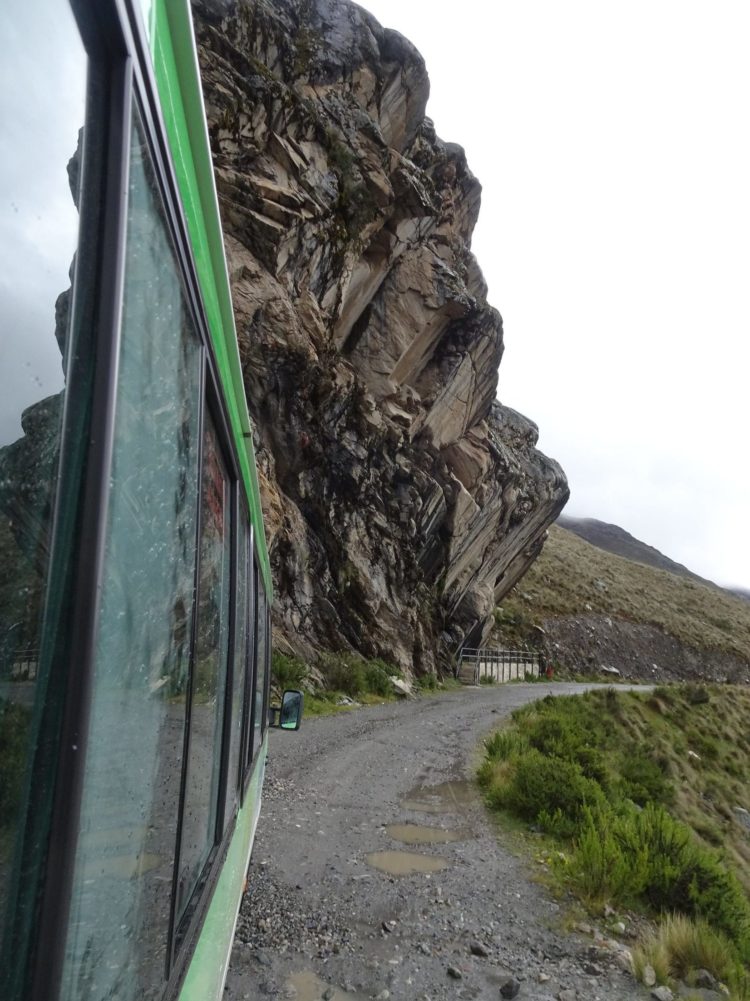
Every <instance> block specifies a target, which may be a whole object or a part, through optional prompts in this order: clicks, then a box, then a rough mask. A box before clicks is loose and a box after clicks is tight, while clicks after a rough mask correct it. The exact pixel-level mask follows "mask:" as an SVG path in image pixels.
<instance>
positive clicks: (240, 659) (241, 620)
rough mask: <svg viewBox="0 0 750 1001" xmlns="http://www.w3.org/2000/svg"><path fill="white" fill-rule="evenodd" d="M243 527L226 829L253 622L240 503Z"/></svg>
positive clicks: (234, 790)
mask: <svg viewBox="0 0 750 1001" xmlns="http://www.w3.org/2000/svg"><path fill="white" fill-rule="evenodd" d="M239 510H240V517H239V524H238V525H237V578H236V585H235V586H236V592H235V595H236V597H235V602H236V604H235V608H236V615H235V626H234V668H233V674H232V723H231V731H230V736H229V774H228V776H227V798H226V806H225V810H224V822H225V826H226V825H227V824H228V823H229V821H230V820H231V818H232V817H233V816H234V814H235V813H236V811H237V806H238V805H239V790H240V764H241V751H240V740H241V737H242V706H243V702H244V698H245V673H246V666H247V654H248V649H247V639H248V633H249V628H248V627H249V622H248V616H247V608H248V586H247V567H248V545H249V542H250V526H249V523H248V521H247V517H246V515H245V511H244V507H243V505H242V504H240V508H239Z"/></svg>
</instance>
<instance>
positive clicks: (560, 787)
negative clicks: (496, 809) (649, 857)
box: [498, 748, 603, 836]
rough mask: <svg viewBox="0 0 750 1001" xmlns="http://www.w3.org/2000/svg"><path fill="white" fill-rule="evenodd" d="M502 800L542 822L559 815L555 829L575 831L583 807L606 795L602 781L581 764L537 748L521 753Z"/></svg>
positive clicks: (594, 803)
mask: <svg viewBox="0 0 750 1001" xmlns="http://www.w3.org/2000/svg"><path fill="white" fill-rule="evenodd" d="M498 793H499V795H500V801H501V802H502V804H503V805H504V806H505V807H506V808H507V809H509V810H511V811H512V812H513V813H515V814H516V815H517V816H519V817H521V818H522V819H524V820H529V821H536V822H537V823H541V822H543V821H544V820H545V818H549V817H552V816H556V823H555V832H556V833H558V834H562V833H565V834H566V835H568V836H569V835H572V834H573V833H574V832H575V831H576V829H577V826H578V822H579V819H580V817H581V813H582V811H583V808H584V807H585V806H587V805H596V804H598V803H599V802H601V800H602V799H603V795H602V791H601V788H600V787H599V785H598V784H597V783H596V782H594V781H593V780H592V779H588V778H586V776H585V775H584V774H583V773H582V771H581V769H580V767H579V766H578V765H577V764H575V763H574V762H571V761H565V760H563V759H562V758H548V757H545V756H544V755H543V754H541V753H540V752H539V751H538V750H536V749H535V748H531V749H530V750H528V751H525V752H524V753H522V754H520V755H519V756H518V758H517V760H516V762H515V768H514V770H513V773H512V775H511V777H510V779H509V781H508V783H507V785H506V786H505V788H504V789H502V790H498Z"/></svg>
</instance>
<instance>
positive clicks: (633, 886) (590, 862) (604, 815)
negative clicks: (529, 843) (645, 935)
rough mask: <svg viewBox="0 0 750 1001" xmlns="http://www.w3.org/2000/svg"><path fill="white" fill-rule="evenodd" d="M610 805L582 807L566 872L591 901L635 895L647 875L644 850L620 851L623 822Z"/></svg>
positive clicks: (628, 897) (639, 890) (624, 819)
mask: <svg viewBox="0 0 750 1001" xmlns="http://www.w3.org/2000/svg"><path fill="white" fill-rule="evenodd" d="M629 819H630V818H628V817H618V816H617V815H616V814H615V813H614V811H613V810H612V809H611V808H610V807H605V808H601V807H600V808H599V809H593V810H592V809H591V808H590V807H586V808H585V809H584V810H583V812H582V815H581V823H580V826H579V829H578V835H577V837H576V842H575V848H574V851H573V853H572V855H571V858H570V861H569V863H568V867H567V874H568V876H569V877H570V880H571V882H572V883H573V885H574V886H575V888H576V889H577V890H578V892H579V893H580V894H581V895H582V896H583V897H584V898H585V899H587V900H589V901H591V902H592V903H597V904H598V903H600V902H602V901H606V900H629V899H632V898H634V897H637V896H638V895H639V893H640V892H641V891H642V889H643V886H644V885H645V882H646V880H647V878H648V868H647V858H646V851H645V849H643V850H641V851H635V852H630V853H627V852H624V851H623V847H622V843H621V832H622V826H623V824H624V823H625V824H626V823H627V822H628V820H629Z"/></svg>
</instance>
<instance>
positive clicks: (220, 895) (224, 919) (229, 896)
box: [179, 731, 268, 1001]
mask: <svg viewBox="0 0 750 1001" xmlns="http://www.w3.org/2000/svg"><path fill="white" fill-rule="evenodd" d="M267 749H268V731H266V735H265V737H264V739H263V743H262V744H261V749H260V755H259V757H258V761H257V763H256V765H255V774H254V775H253V777H252V779H251V781H250V785H249V787H248V790H247V795H246V797H245V804H244V806H243V807H242V809H241V810H240V812H239V814H238V815H237V826H236V827H235V830H234V835H233V837H232V842H231V844H230V846H229V851H228V852H227V857H226V861H225V862H224V867H223V868H222V870H221V875H220V876H219V881H218V883H217V884H216V889H215V890H214V895H213V897H212V899H211V904H210V906H209V908H208V913H207V914H206V920H205V921H204V923H203V928H202V930H201V934H200V938H199V939H198V945H197V947H196V950H195V952H194V953H193V958H192V959H191V961H190V966H189V967H188V971H187V975H186V977H185V982H184V984H183V986H182V990H181V991H180V995H179V1001H213V999H214V998H220V997H221V995H222V991H223V989H224V981H225V979H226V975H227V968H228V966H229V955H230V952H231V949H232V940H233V939H234V927H235V924H236V922H237V914H238V913H239V909H240V903H241V901H242V891H243V887H244V882H245V874H246V872H247V866H248V863H249V861H250V852H251V850H252V847H253V839H254V837H255V828H256V826H257V823H258V813H259V812H260V792H261V788H262V786H263V772H264V771H265V767H266V752H267Z"/></svg>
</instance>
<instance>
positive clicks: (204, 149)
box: [150, 0, 273, 600]
mask: <svg viewBox="0 0 750 1001" xmlns="http://www.w3.org/2000/svg"><path fill="white" fill-rule="evenodd" d="M151 29H152V30H151V36H150V37H151V46H152V56H153V60H154V70H155V74H156V83H157V87H158V89H159V98H160V101H161V104H162V110H163V116H164V120H165V126H166V130H167V136H168V139H169V145H170V152H171V154H172V163H173V166H174V170H175V174H176V177H177V183H178V186H179V189H180V195H181V198H182V203H183V209H184V213H185V218H186V220H187V225H188V229H189V232H190V240H191V244H192V250H193V257H194V260H195V265H196V270H197V272H198V279H199V282H200V287H201V293H202V298H203V306H204V309H205V311H206V317H207V319H208V325H209V330H210V334H211V340H212V343H213V346H214V350H215V354H216V359H217V362H218V366H219V374H220V377H221V381H222V384H223V387H224V395H225V398H226V401H227V405H228V409H229V417H230V422H231V426H232V432H233V434H234V438H235V442H236V445H237V452H238V455H239V457H240V466H241V473H242V478H243V481H244V484H245V491H246V494H247V498H248V503H249V505H250V514H251V517H252V521H253V524H254V525H256V526H257V527H258V528H259V529H262V526H263V513H262V509H261V503H260V489H259V485H258V475H257V471H256V467H255V454H254V451H253V444H252V425H251V423H250V417H249V415H248V411H247V402H246V397H245V387H244V381H243V378H242V366H241V364H240V355H239V348H238V345H237V332H236V328H235V323H234V312H233V309H232V297H231V292H230V289H229V279H228V276H227V265H226V257H225V255H224V242H223V237H222V231H221V220H220V216H219V204H218V198H217V194H216V185H215V181H214V174H213V161H212V159H211V148H210V144H209V139H208V131H207V128H206V120H205V112H204V106H203V94H202V91H201V84H200V72H199V68H198V61H197V56H196V50H195V39H194V36H193V24H192V19H191V15H190V5H189V2H188V0H153V8H152V17H151ZM256 539H257V543H258V554H259V557H260V566H261V572H262V574H263V579H264V581H265V585H266V591H267V593H268V595H269V600H272V598H271V596H272V593H273V591H272V584H271V568H270V564H269V560H268V552H267V549H266V544H265V534H264V532H263V531H262V530H261V531H257V532H256Z"/></svg>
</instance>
